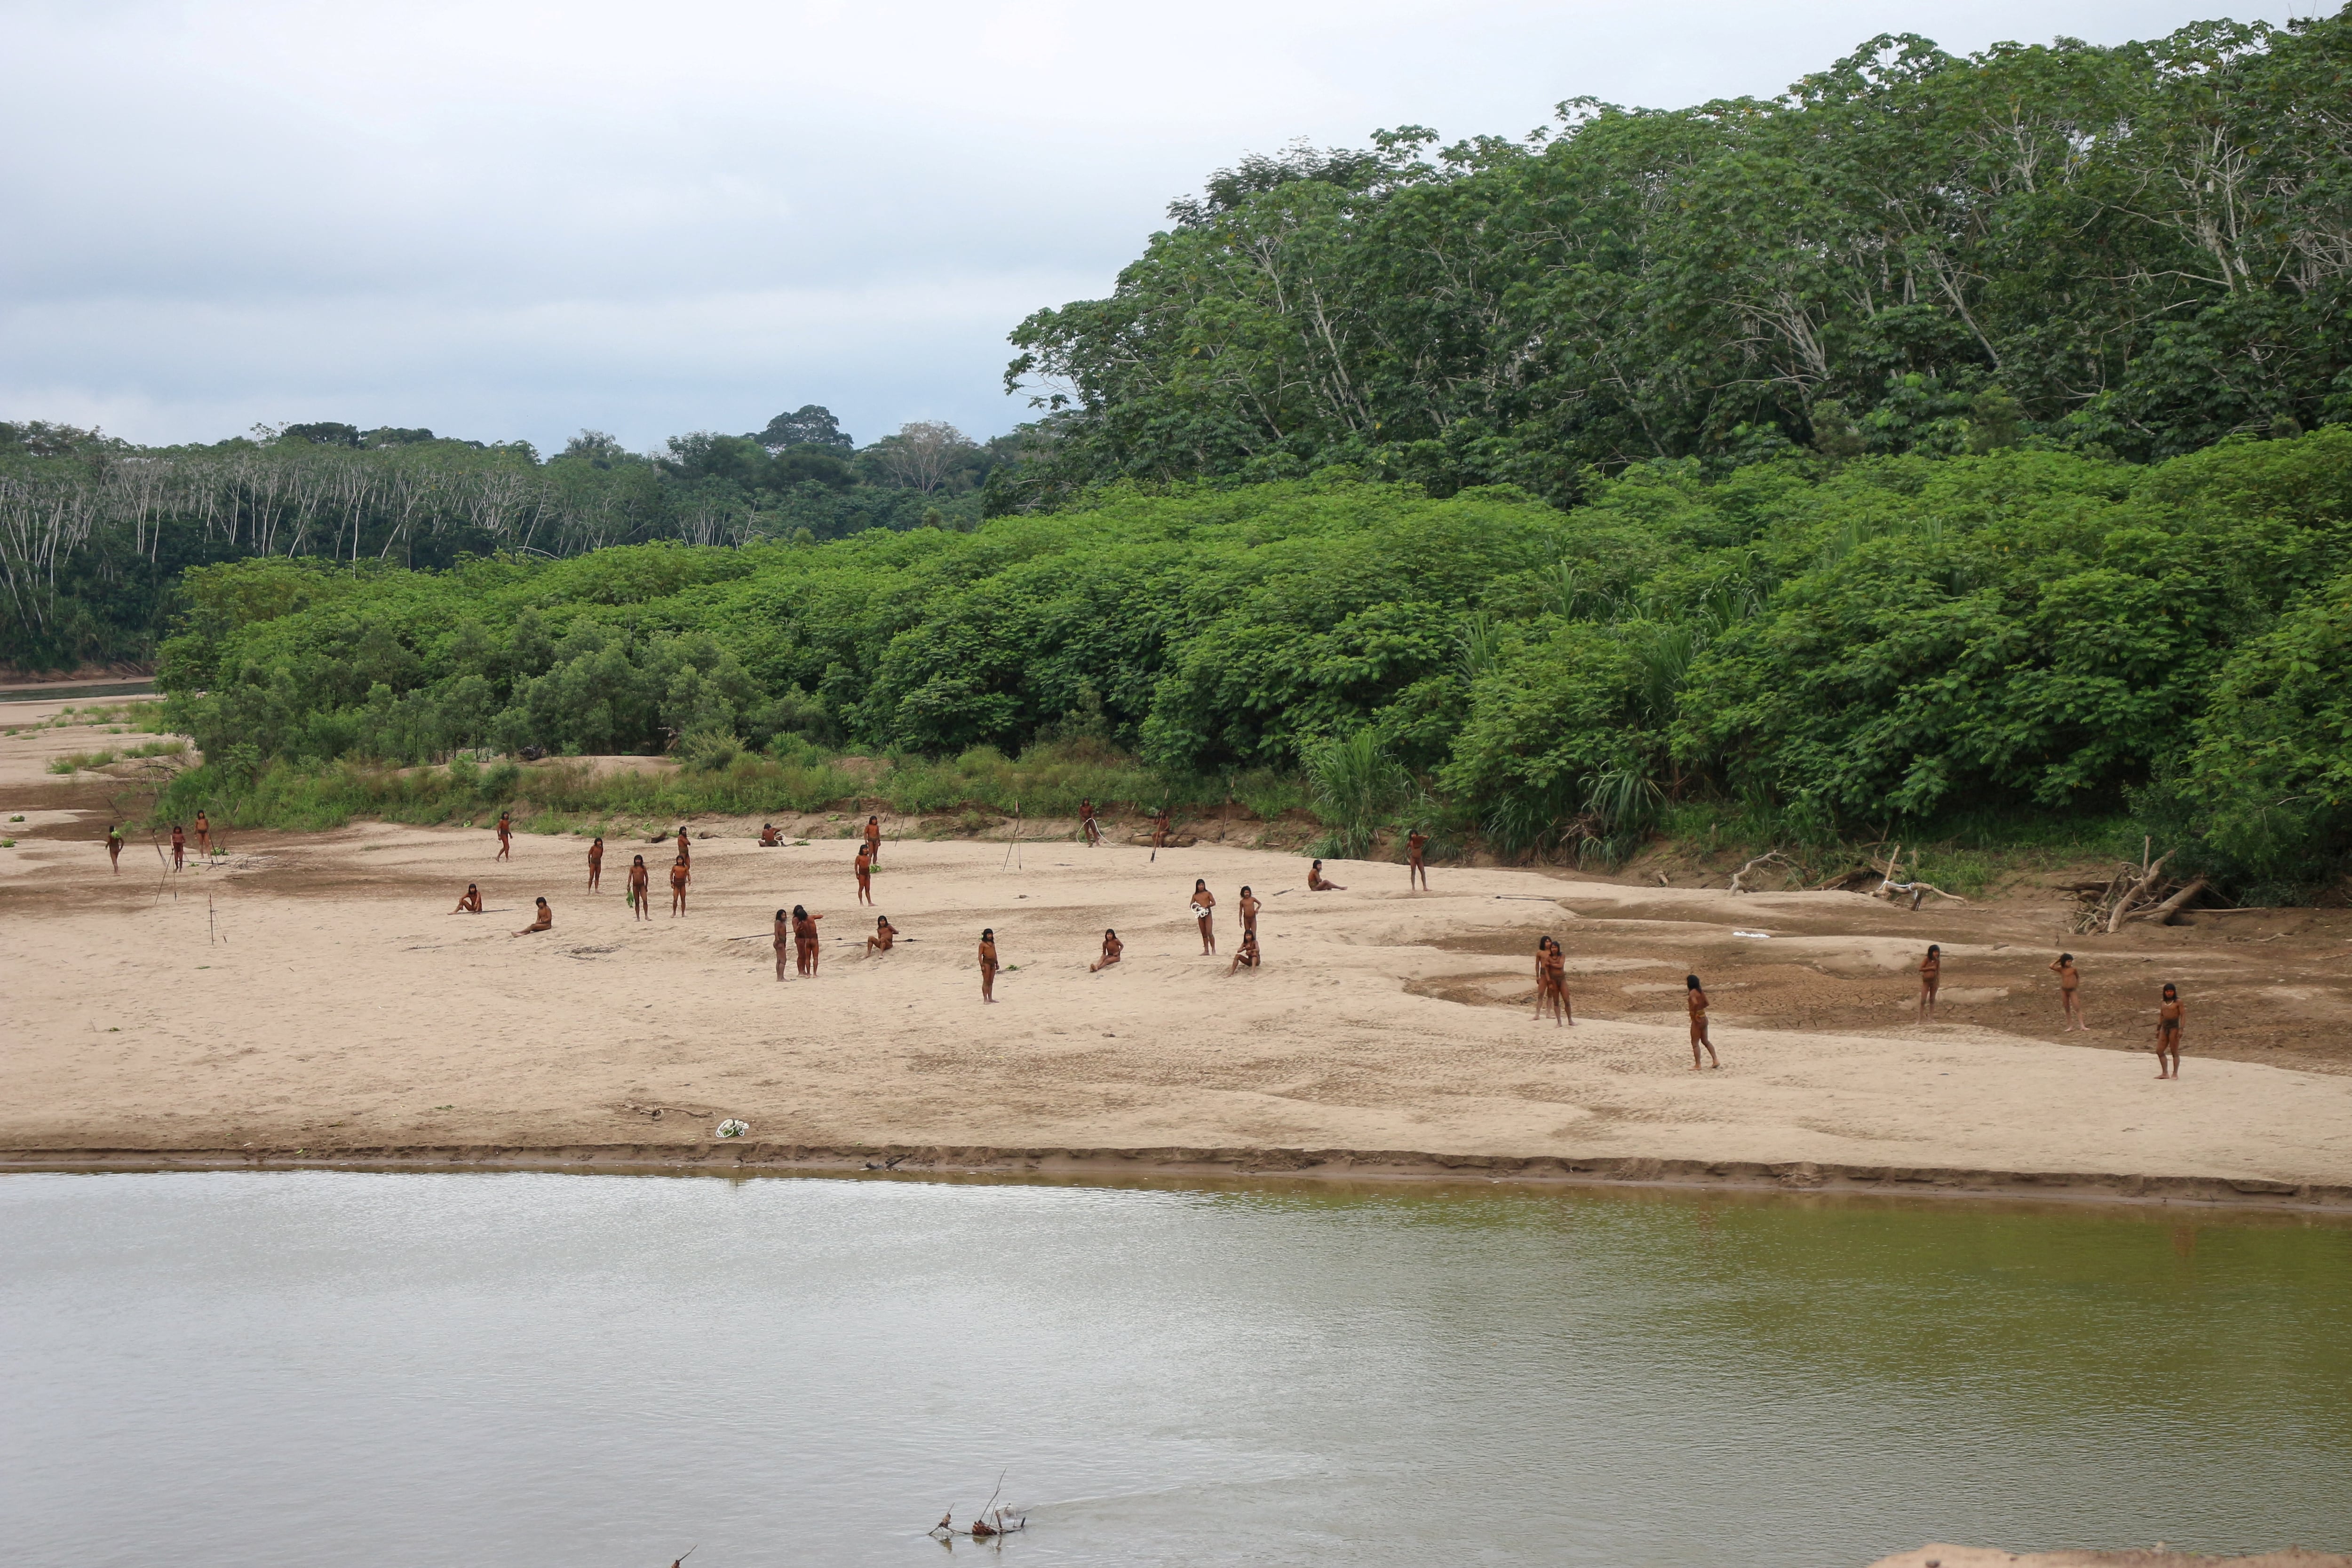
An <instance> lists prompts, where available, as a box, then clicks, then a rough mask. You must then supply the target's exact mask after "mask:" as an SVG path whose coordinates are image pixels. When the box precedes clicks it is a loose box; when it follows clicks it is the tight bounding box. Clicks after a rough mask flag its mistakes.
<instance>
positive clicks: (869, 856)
mask: <svg viewBox="0 0 2352 1568" xmlns="http://www.w3.org/2000/svg"><path fill="white" fill-rule="evenodd" d="M881 863H882V819H881V818H880V817H878V816H869V817H867V818H866V864H867V865H869V866H878V865H880V864H881Z"/></svg>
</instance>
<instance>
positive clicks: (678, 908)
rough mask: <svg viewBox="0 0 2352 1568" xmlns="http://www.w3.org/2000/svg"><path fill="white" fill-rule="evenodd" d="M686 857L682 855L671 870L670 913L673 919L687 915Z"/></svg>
mask: <svg viewBox="0 0 2352 1568" xmlns="http://www.w3.org/2000/svg"><path fill="white" fill-rule="evenodd" d="M687 880H688V878H687V870H686V857H685V856H683V855H681V856H679V857H678V858H677V862H676V863H675V864H673V865H672V866H671V867H670V868H669V912H670V915H671V917H672V918H673V919H675V918H676V917H677V916H679V915H682V914H684V913H686V884H687Z"/></svg>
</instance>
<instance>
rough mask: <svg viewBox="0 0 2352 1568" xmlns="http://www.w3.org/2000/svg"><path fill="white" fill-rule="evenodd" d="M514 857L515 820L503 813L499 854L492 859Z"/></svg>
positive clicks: (501, 816) (500, 814) (501, 814)
mask: <svg viewBox="0 0 2352 1568" xmlns="http://www.w3.org/2000/svg"><path fill="white" fill-rule="evenodd" d="M513 856H514V820H513V818H512V817H511V816H509V815H508V814H507V813H505V812H503V811H502V812H500V813H499V852H498V853H497V854H496V855H494V856H492V857H491V858H492V859H495V860H506V859H510V858H513ZM516 934H517V935H520V934H521V933H520V932H517V933H516Z"/></svg>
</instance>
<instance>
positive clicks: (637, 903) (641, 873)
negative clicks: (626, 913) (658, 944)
mask: <svg viewBox="0 0 2352 1568" xmlns="http://www.w3.org/2000/svg"><path fill="white" fill-rule="evenodd" d="M653 880H654V878H653V873H652V872H651V871H648V870H646V858H645V857H644V856H642V855H640V856H638V857H637V858H635V859H634V860H632V861H630V862H629V908H630V909H631V910H635V918H637V919H638V920H641V921H649V920H651V919H653V918H654V911H653V910H652V908H651V905H652V903H653Z"/></svg>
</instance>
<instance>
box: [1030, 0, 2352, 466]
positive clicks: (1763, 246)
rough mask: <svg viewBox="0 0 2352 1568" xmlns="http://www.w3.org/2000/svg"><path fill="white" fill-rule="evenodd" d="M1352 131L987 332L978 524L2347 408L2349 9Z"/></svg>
mask: <svg viewBox="0 0 2352 1568" xmlns="http://www.w3.org/2000/svg"><path fill="white" fill-rule="evenodd" d="M1373 141H1374V145H1373V146H1372V147H1370V148H1369V149H1365V150H1358V151H1348V150H1334V151H1329V152H1317V151H1314V150H1312V149H1309V148H1306V147H1297V148H1294V149H1293V150H1291V151H1290V152H1289V153H1286V154H1282V155H1279V156H1274V157H1264V156H1261V157H1256V158H1252V159H1248V160H1244V162H1243V163H1240V164H1239V165H1237V166H1236V167H1234V168H1232V169H1228V170H1225V171H1223V172H1222V173H1220V174H1218V175H1216V176H1215V177H1214V178H1213V179H1212V180H1211V181H1210V182H1209V183H1208V186H1207V189H1206V190H1205V192H1204V193H1203V194H1202V195H1200V196H1198V197H1194V198H1191V199H1187V200H1184V201H1180V202H1178V203H1177V204H1176V205H1174V206H1172V207H1171V209H1170V216H1171V219H1172V220H1173V224H1172V226H1171V228H1169V229H1168V230H1167V231H1166V232H1164V233H1161V234H1158V235H1155V236H1153V237H1152V239H1151V242H1150V247H1148V248H1147V249H1146V251H1145V252H1144V254H1143V256H1142V257H1141V258H1139V259H1138V260H1137V261H1136V262H1134V263H1133V264H1132V265H1131V266H1129V268H1127V269H1126V270H1125V271H1124V272H1123V273H1121V274H1120V276H1119V279H1118V288H1117V289H1116V291H1115V292H1113V293H1112V294H1111V296H1110V297H1109V298H1108V299H1103V300H1085V301H1080V302H1076V303H1073V304H1068V305H1065V306H1063V307H1062V308H1060V309H1059V310H1043V311H1040V312H1039V313H1037V314H1036V315H1034V316H1033V317H1031V318H1030V319H1029V320H1028V321H1024V323H1022V325H1021V327H1020V328H1019V330H1018V331H1016V332H1015V333H1014V334H1013V339H1014V342H1015V344H1016V346H1018V347H1019V348H1020V349H1021V350H1022V351H1023V353H1021V356H1020V357H1019V358H1018V359H1017V360H1015V361H1014V363H1013V365H1012V367H1011V370H1010V372H1009V373H1008V375H1007V378H1006V380H1007V385H1008V387H1009V388H1014V389H1028V390H1030V391H1032V392H1033V393H1034V395H1035V396H1036V399H1037V401H1038V403H1039V405H1041V406H1043V407H1045V408H1046V409H1047V410H1048V411H1049V416H1048V418H1047V420H1046V421H1045V430H1046V432H1047V433H1049V434H1050V435H1051V437H1053V441H1052V448H1051V457H1050V460H1047V461H1044V462H1039V463H1034V464H1029V465H1024V467H1023V468H1021V469H1020V470H1019V471H1018V473H1017V474H1007V475H1005V476H1003V480H1002V481H1001V483H1000V486H999V489H1000V492H1001V493H1000V495H999V497H998V498H997V502H996V504H997V505H999V506H1000V507H1017V506H1044V505H1051V504H1055V503H1056V502H1057V501H1059V500H1063V499H1064V498H1066V497H1067V496H1068V495H1069V494H1071V493H1073V492H1074V491H1076V490H1078V489H1083V487H1085V486H1086V485H1087V484H1092V483H1099V482H1103V481H1105V480H1108V479H1116V478H1135V479H1191V478H1215V477H1222V476H1232V477H1235V478H1239V479H1275V478H1283V477H1288V476H1297V475H1301V474H1305V473H1309V472H1312V471H1313V470H1315V469H1316V468H1322V467H1326V466H1328V465H1331V464H1347V465H1349V466H1352V467H1355V468H1360V469H1361V470H1363V471H1364V472H1366V473H1368V474H1372V475H1379V476H1384V477H1390V478H1398V479H1412V480H1415V481H1418V482H1420V483H1422V484H1423V485H1425V486H1426V487H1428V488H1429V489H1430V490H1431V492H1432V493H1433V494H1438V495H1444V494H1446V493H1449V492H1451V491H1452V490H1453V489H1457V488H1460V487H1462V486H1465V485H1476V484H1486V483H1497V482H1503V483H1512V484H1517V485H1519V486H1521V487H1522V488H1524V489H1528V491H1530V492H1531V493H1533V494H1536V495H1538V496H1540V497H1542V498H1544V499H1546V500H1552V501H1554V502H1556V503H1561V504H1565V503H1568V502H1570V501H1573V500H1576V499H1577V498H1578V497H1580V495H1582V494H1584V493H1586V489H1587V488H1588V486H1589V484H1590V482H1591V480H1590V478H1589V476H1590V475H1591V474H1592V473H1594V472H1596V471H1598V472H1612V471H1615V470H1616V469H1618V468H1622V467H1623V466H1625V465H1626V464H1629V463H1639V462H1650V461H1654V460H1657V459H1659V458H1697V459H1698V460H1699V461H1700V462H1701V464H1702V465H1703V467H1704V468H1705V469H1706V471H1708V472H1710V473H1719V472H1723V471H1727V470H1728V469H1731V468H1737V467H1739V466H1741V465H1744V464H1748V463H1752V462H1756V461H1759V460H1768V459H1769V458H1772V457H1773V456H1774V455H1775V454H1778V453H1783V452H1787V451H1789V450H1790V449H1792V448H1811V449H1815V450H1819V451H1822V452H1827V453H1831V454H1835V455H1859V454H1881V453H1901V452H1925V453H1937V454H1951V453H1962V452H1968V451H1971V450H1982V449H1984V448H1985V447H1987V446H1988V445H2004V444H2008V443H2009V442H2011V441H2015V440H2024V441H2028V442H2038V443H2049V444H2053V445H2058V446H2063V447H2068V448H2071V449H2074V450H2078V451H2082V452H2084V453H2087V454H2090V455H2094V456H2107V457H2115V458H2124V459H2126V460H2130V461H2136V462H2147V461H2153V460H2157V459H2160V458H2166V457H2169V456H2173V455H2175V454H2178V453H2180V452H2185V451H2189V450H2193V449H2195V448H2196V447H2201V446H2205V445H2208V444H2210V443H2211V442H2213V441H2216V440H2219V439H2221V438H2222V437H2225V436H2228V435H2231V434H2233V433H2236V434H2256V435H2270V434H2278V435H2286V434H2293V433H2294V432H2296V431H2298V430H2305V429H2310V428H2312V427H2314V426H2316V425H2318V424H2320V423H2321V422H2323V421H2326V420H2339V419H2342V418H2344V417H2345V416H2347V414H2352V332H2347V310H2352V282H2347V278H2352V12H2347V13H2340V14H2338V15H2337V16H2335V17H2332V18H2323V19H2313V20H2306V21H2300V22H2296V23H2294V24H2293V25H2291V26H2289V27H2287V28H2284V29H2273V28H2271V27H2268V26H2263V25H2260V24H2254V25H2244V26H2242V25H2239V24H2237V23H2231V22H2211V23H2200V24H2198V25H2196V26H2189V27H2186V28H2183V29H2181V30H2180V31H2179V32H2177V33H2175V34H2173V35H2172V36H2170V37H2166V38H2162V39H2159V40H2157V41H2154V42H2149V43H2135V44H2127V45H2124V46H2122V47H2112V48H2106V47H2093V46H2091V45H2088V44H2084V43H2078V42H2073V41H2065V40H2062V41H2060V42H2058V43H2056V44H2054V45H2051V46H2048V47H2021V46H2018V45H2008V44H2004V45H2001V46H2000V47H1995V48H1993V49H1991V50H1990V51H1988V52H1986V53H1984V54H1981V55H1977V56H1971V57H1968V58H1957V57H1954V56H1951V55H1948V54H1946V53H1944V52H1943V51H1941V50H1939V49H1937V47H1935V46H1934V45H1932V44H1930V43H1928V42H1927V40H1925V39H1922V38H1917V37H1908V36H1902V37H1879V38H1875V39H1873V40H1872V41H1870V42H1869V43H1867V44H1865V45H1864V46H1863V47H1861V48H1860V49H1859V50H1857V51H1856V52H1855V53H1854V54H1853V55H1852V56H1851V57H1850V58H1846V59H1843V60H1840V61H1838V62H1837V63H1836V64H1835V65H1833V66H1832V67H1831V68H1829V69H1827V70H1824V71H1822V72H1820V73H1819V74H1817V75H1814V76H1811V77H1808V78H1806V79H1804V80H1802V81H1801V82H1799V83H1798V84H1797V85H1796V86H1795V87H1794V88H1792V89H1790V91H1789V92H1788V93H1787V94H1785V95H1784V96H1782V97H1780V98H1778V99H1774V100H1749V99H1740V100H1733V101H1728V102H1715V103H1706V104H1701V105H1698V106H1697V107H1696V108H1691V109H1685V110H1675V111H1672V112H1662V111H1655V110H1625V109H1620V108H1616V107H1614V106H1612V105H1608V104H1603V103H1598V102H1594V101H1591V100H1571V101H1570V102H1567V103H1564V104H1562V105H1561V106H1560V123H1559V127H1558V128H1557V130H1555V131H1553V132H1549V133H1545V132H1538V133H1535V134H1533V135H1530V136H1529V137H1528V138H1527V139H1525V140H1524V141H1517V142H1514V141H1509V140H1506V139H1502V138H1497V137H1491V136H1482V137H1477V138H1474V139H1472V140H1469V141H1465V142H1458V143H1455V144H1453V145H1450V146H1445V147H1444V148H1442V149H1441V148H1440V147H1438V145H1437V140H1436V138H1435V136H1434V134H1433V132H1428V131H1426V130H1423V129H1421V128H1418V127H1410V126H1408V127H1404V128H1402V129H1399V130H1396V131H1392V132H1386V133H1383V134H1381V135H1379V136H1377V137H1375V138H1374V139H1373Z"/></svg>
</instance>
